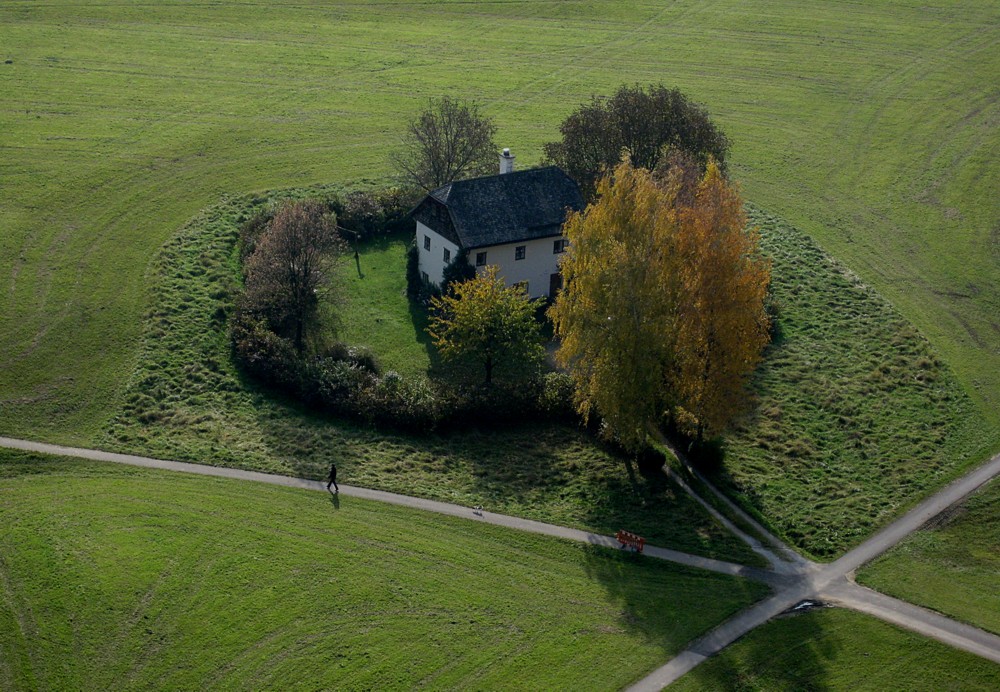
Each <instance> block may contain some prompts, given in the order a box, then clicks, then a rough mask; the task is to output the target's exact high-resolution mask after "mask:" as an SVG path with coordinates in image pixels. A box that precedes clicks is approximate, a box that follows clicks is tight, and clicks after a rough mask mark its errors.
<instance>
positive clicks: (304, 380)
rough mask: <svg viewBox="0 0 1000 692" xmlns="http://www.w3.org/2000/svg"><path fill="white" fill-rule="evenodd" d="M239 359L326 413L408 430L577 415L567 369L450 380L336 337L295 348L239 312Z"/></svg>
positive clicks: (235, 332) (234, 327)
mask: <svg viewBox="0 0 1000 692" xmlns="http://www.w3.org/2000/svg"><path fill="white" fill-rule="evenodd" d="M230 334H231V336H232V340H233V350H234V353H235V356H236V359H237V362H238V363H239V364H240V366H241V367H242V368H243V369H244V370H245V371H247V372H248V373H249V374H251V375H253V376H254V377H256V378H257V379H259V380H260V381H261V382H263V383H265V384H266V385H268V386H269V387H271V388H273V389H275V390H278V391H280V392H282V393H284V394H286V395H288V396H291V397H293V398H295V399H298V400H300V401H302V402H304V403H306V404H308V405H309V406H310V407H312V408H314V409H316V410H318V411H322V412H325V413H331V414H335V415H338V416H344V417H348V418H353V419H355V420H359V421H361V422H364V423H367V424H369V425H387V426H390V427H393V428H398V429H402V430H407V431H410V432H432V431H442V430H447V429H455V428H468V427H477V428H483V427H496V426H503V425H513V424H518V423H523V422H528V421H537V420H543V419H544V420H566V421H572V420H575V418H576V414H575V412H574V410H573V407H572V390H573V384H572V382H571V381H570V378H569V376H568V375H566V374H564V373H548V374H546V375H544V376H543V377H539V378H535V379H532V380H527V381H524V382H519V383H502V384H494V385H491V386H489V387H486V386H472V385H452V384H449V383H446V382H443V381H427V380H423V379H412V378H406V377H403V376H402V375H400V374H399V373H397V372H395V371H394V370H386V371H383V370H382V369H381V366H380V365H379V362H378V359H377V358H376V357H375V355H374V354H372V353H371V352H370V351H368V350H367V349H361V348H350V347H347V346H345V345H343V344H335V345H334V346H332V347H330V348H328V349H326V350H325V351H324V352H323V353H321V354H317V355H313V356H305V355H299V354H298V353H297V352H296V350H295V348H294V347H293V346H292V344H291V342H290V341H289V340H287V339H283V338H282V337H280V336H278V335H276V334H275V333H274V332H272V331H270V329H268V327H267V324H266V323H265V322H264V321H263V320H259V319H254V318H253V317H252V316H250V315H248V314H247V313H245V312H237V313H236V314H234V315H233V318H232V320H231V323H230Z"/></svg>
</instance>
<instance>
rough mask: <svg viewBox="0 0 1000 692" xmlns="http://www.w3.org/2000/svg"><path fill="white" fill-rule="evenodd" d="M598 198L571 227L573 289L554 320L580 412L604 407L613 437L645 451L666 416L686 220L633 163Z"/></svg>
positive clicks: (565, 267)
mask: <svg viewBox="0 0 1000 692" xmlns="http://www.w3.org/2000/svg"><path fill="white" fill-rule="evenodd" d="M597 194H598V195H599V201H598V202H597V203H595V204H592V205H590V206H588V207H587V208H586V209H585V210H584V211H583V212H581V213H574V214H572V215H570V217H569V218H568V219H567V221H566V224H565V226H564V227H563V232H564V233H565V235H566V237H567V238H568V239H569V241H570V244H569V249H568V252H567V255H566V257H565V259H564V260H563V262H562V264H561V270H562V273H563V277H564V285H565V288H564V289H563V290H562V291H561V292H560V293H559V295H558V297H557V298H556V302H555V304H554V305H553V306H552V308H551V309H550V310H549V315H550V317H551V318H552V321H553V324H554V325H555V331H556V334H557V335H558V337H559V338H560V339H561V344H560V347H559V350H558V351H557V352H556V359H557V361H558V362H559V364H560V365H562V366H563V367H565V368H567V369H568V370H569V372H570V374H571V376H572V377H573V380H574V383H575V385H576V403H577V408H578V410H579V411H580V413H581V414H582V415H583V416H584V417H585V418H589V416H590V414H591V412H592V411H594V410H595V409H596V411H597V412H599V413H600V415H601V416H602V418H603V419H604V421H605V424H606V425H607V428H608V432H609V433H611V434H612V435H613V436H614V437H616V438H617V439H618V440H620V441H621V442H622V443H623V444H625V445H626V446H637V445H638V444H639V443H641V442H642V440H644V439H645V435H646V431H645V427H646V422H647V421H649V420H653V419H655V418H657V414H658V406H659V404H660V402H661V400H662V396H661V391H662V387H663V377H662V373H663V370H664V367H665V365H666V363H667V361H669V359H670V354H669V343H670V335H671V334H672V332H673V320H674V315H673V314H672V311H671V310H670V309H669V308H670V303H671V301H670V299H669V298H667V296H670V295H672V294H673V293H674V292H675V289H674V286H673V283H674V280H675V277H676V275H677V274H676V272H675V271H674V270H673V264H674V261H675V256H674V251H673V244H674V241H675V238H676V225H677V213H676V210H675V209H674V208H673V205H671V204H670V203H669V195H668V194H667V193H665V192H664V191H663V190H662V189H661V188H659V187H658V186H657V185H656V184H655V183H654V182H653V179H652V176H651V175H650V173H649V171H646V170H644V169H641V168H633V167H632V165H631V164H629V163H621V164H619V165H618V167H617V168H615V170H614V172H613V174H612V175H611V176H608V177H605V178H604V179H602V180H601V181H599V183H598V186H597Z"/></svg>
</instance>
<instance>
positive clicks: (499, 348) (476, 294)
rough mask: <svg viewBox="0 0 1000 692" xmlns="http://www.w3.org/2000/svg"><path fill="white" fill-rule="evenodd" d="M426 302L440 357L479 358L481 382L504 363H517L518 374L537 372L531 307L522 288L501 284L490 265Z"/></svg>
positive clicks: (537, 337)
mask: <svg viewBox="0 0 1000 692" xmlns="http://www.w3.org/2000/svg"><path fill="white" fill-rule="evenodd" d="M431 306H432V309H433V315H432V317H431V320H430V325H429V326H428V328H427V332H428V334H430V336H431V338H432V339H433V341H434V345H435V346H437V348H438V350H439V351H440V353H441V356H442V357H443V358H444V359H446V360H452V361H454V360H465V359H469V360H472V361H474V362H476V363H478V364H479V365H480V366H481V367H482V369H483V374H484V376H485V382H486V384H491V383H492V382H493V375H494V371H495V370H496V369H497V368H499V367H501V366H504V365H516V366H517V369H518V370H519V371H520V372H523V373H534V372H536V371H537V368H538V366H539V364H540V363H541V361H542V359H543V357H544V354H545V351H544V349H543V348H542V346H541V334H540V331H539V326H538V322H537V321H536V320H535V307H534V305H533V304H532V302H531V300H529V299H528V296H527V294H526V293H525V292H524V290H523V289H522V288H520V287H518V286H512V287H510V288H508V287H506V286H505V285H504V282H503V279H502V278H500V277H499V276H498V275H497V268H496V267H495V266H491V267H488V268H487V269H486V271H484V272H483V273H482V274H481V275H480V276H478V277H476V278H474V279H471V280H469V281H465V282H463V283H459V284H454V285H453V287H452V291H451V293H450V294H448V295H444V296H441V297H439V298H433V299H432V300H431Z"/></svg>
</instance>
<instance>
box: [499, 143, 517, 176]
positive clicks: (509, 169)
mask: <svg viewBox="0 0 1000 692" xmlns="http://www.w3.org/2000/svg"><path fill="white" fill-rule="evenodd" d="M516 158H517V157H516V156H514V155H512V154H511V153H510V149H504V150H503V153H502V154H500V175H503V174H504V173H513V172H514V159H516Z"/></svg>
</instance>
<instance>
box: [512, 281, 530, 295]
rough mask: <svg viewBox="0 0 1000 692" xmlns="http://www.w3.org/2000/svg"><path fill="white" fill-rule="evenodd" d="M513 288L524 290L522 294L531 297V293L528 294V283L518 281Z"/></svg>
mask: <svg viewBox="0 0 1000 692" xmlns="http://www.w3.org/2000/svg"><path fill="white" fill-rule="evenodd" d="M514 288H520V289H522V290H524V292H525V293H527V294H528V295H531V293H529V292H528V282H527V281H518V282H517V283H515V284H514Z"/></svg>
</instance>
